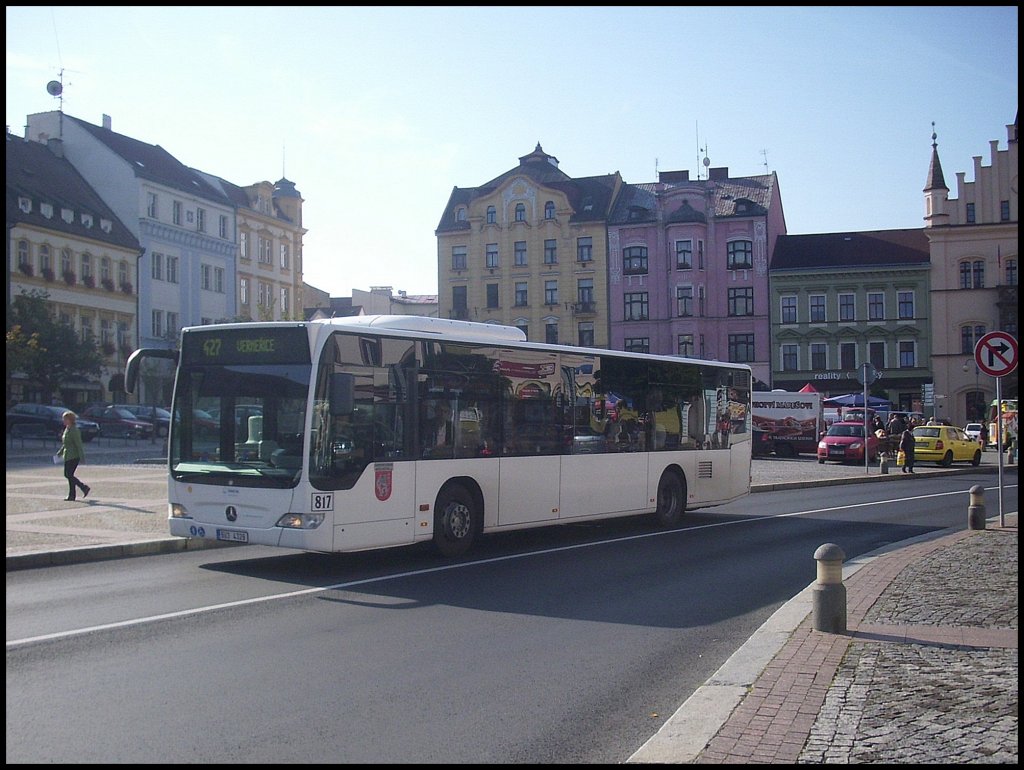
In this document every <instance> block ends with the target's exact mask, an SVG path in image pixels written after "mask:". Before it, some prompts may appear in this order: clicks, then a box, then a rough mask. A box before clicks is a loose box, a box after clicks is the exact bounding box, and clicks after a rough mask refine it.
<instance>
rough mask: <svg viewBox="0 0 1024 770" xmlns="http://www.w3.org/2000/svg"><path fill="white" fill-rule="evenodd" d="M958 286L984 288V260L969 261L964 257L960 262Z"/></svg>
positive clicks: (962, 287)
mask: <svg viewBox="0 0 1024 770" xmlns="http://www.w3.org/2000/svg"><path fill="white" fill-rule="evenodd" d="M960 288H961V289H984V288H985V260H983V259H976V260H973V261H971V260H968V259H965V260H964V261H963V262H961V263H960Z"/></svg>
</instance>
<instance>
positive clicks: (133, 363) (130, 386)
mask: <svg viewBox="0 0 1024 770" xmlns="http://www.w3.org/2000/svg"><path fill="white" fill-rule="evenodd" d="M144 358H168V359H170V360H171V361H173V362H174V366H175V367H177V366H178V351H177V350H171V349H169V348H139V349H138V350H135V351H132V354H131V355H130V356H128V362H127V363H126V364H125V365H124V392H125V393H134V392H135V384H136V383H137V382H138V381H139V367H140V366H141V365H142V359H144Z"/></svg>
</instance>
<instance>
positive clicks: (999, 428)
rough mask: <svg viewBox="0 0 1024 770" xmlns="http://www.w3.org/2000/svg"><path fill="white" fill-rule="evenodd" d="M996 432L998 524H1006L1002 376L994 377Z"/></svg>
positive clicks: (1001, 525) (1002, 525)
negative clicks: (997, 453) (1004, 509)
mask: <svg viewBox="0 0 1024 770" xmlns="http://www.w3.org/2000/svg"><path fill="white" fill-rule="evenodd" d="M996 434H997V435H998V436H999V441H998V442H997V444H996V449H997V451H998V452H999V526H1000V527H1005V526H1006V516H1005V514H1004V513H1003V378H1002V377H996Z"/></svg>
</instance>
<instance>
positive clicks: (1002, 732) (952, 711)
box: [798, 528, 1019, 764]
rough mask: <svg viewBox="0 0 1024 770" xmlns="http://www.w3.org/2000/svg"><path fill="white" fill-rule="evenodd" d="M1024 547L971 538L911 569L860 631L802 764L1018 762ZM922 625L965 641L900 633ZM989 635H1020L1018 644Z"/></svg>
mask: <svg viewBox="0 0 1024 770" xmlns="http://www.w3.org/2000/svg"><path fill="white" fill-rule="evenodd" d="M1017 547H1018V542H1017V531H1016V529H1012V530H1011V529H1008V528H1007V529H998V528H997V529H992V530H988V529H986V530H980V531H968V532H967V533H963V534H962V535H961V536H960V537H957V538H955V539H952V542H951V543H949V544H948V545H945V546H942V545H941V544H940V545H937V546H936V548H935V550H934V551H932V552H931V553H928V554H927V555H924V556H923V557H922V558H920V560H918V561H914V562H912V563H910V564H908V565H907V566H906V567H905V568H904V569H902V570H901V571H900V573H899V574H898V575H897V576H896V579H895V580H894V581H893V582H892V583H891V584H890V585H889V586H888V588H886V589H885V591H884V592H883V593H882V595H881V596H880V597H879V598H878V600H877V601H876V602H875V604H874V605H873V606H872V607H871V608H870V610H868V612H867V614H866V615H865V617H864V620H863V622H862V623H861V624H860V626H859V629H858V632H859V633H857V632H855V633H854V635H853V638H854V641H853V643H852V644H850V646H849V649H848V650H847V652H846V654H845V656H844V657H843V659H842V662H841V663H840V665H839V669H838V671H837V672H836V675H835V677H834V678H833V680H832V682H831V685H830V687H829V689H828V693H827V695H826V696H825V702H824V704H823V705H822V708H821V711H820V713H819V714H818V717H817V720H816V721H815V723H814V725H813V727H812V728H811V732H810V735H809V737H808V740H807V743H806V745H805V746H804V748H803V751H802V752H801V754H800V757H799V760H798V761H799V762H800V763H809V764H852V763H899V764H907V763H914V764H917V763H921V764H931V763H940V762H941V763H948V764H977V763H998V764H1003V763H1012V764H1016V763H1017V757H1018V753H1017V752H1018V739H1017V730H1018V726H1019V724H1018V714H1017V710H1018V705H1017V704H1018V694H1019V683H1018V667H1017V646H1016V644H1017V630H1018V629H1017V621H1018V602H1017V599H1018V592H1017V575H1018V572H1017V567H1018V556H1017ZM917 626H930V627H932V629H938V628H939V627H952V628H954V629H957V630H958V631H959V632H960V633H961V634H962V639H960V640H959V643H957V642H956V641H954V640H953V639H949V638H948V639H944V640H938V639H937V640H936V641H914V640H912V639H908V638H906V637H904V638H902V639H894V638H893V635H892V632H893V629H901V630H903V631H904V633H907V635H908V636H913V635H914V632H915V631H916V630H917V629H916V628H915V627H917ZM986 629H992V630H1011V629H1012V644H1013V647H1012V648H1010V647H1001V646H996V645H997V644H998V639H999V636H998V635H996V634H992V635H990V636H988V637H986V634H985V633H984V630H986ZM979 632H981V633H979ZM920 636H924V635H923V634H920ZM1010 636H1011V635H1010V634H1004V635H1003V638H1004V639H1005V640H1006V643H1007V644H1009V643H1010V642H1011V640H1010ZM862 638H863V639H864V641H861V639H862Z"/></svg>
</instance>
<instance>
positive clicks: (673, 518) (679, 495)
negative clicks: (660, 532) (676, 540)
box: [654, 470, 686, 528]
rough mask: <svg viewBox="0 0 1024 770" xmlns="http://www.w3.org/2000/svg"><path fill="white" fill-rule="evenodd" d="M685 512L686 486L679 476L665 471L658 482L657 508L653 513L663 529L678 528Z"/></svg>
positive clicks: (670, 471) (671, 471) (673, 472)
mask: <svg viewBox="0 0 1024 770" xmlns="http://www.w3.org/2000/svg"><path fill="white" fill-rule="evenodd" d="M685 512H686V484H685V483H684V482H683V480H682V478H681V477H680V476H679V474H678V473H677V472H675V471H673V470H667V471H665V472H664V473H662V474H661V481H659V482H658V508H657V510H656V511H655V513H654V517H655V518H656V519H657V521H658V524H660V525H661V526H663V527H669V528H671V527H678V526H679V525H680V524H681V523H682V521H683V514H684V513H685Z"/></svg>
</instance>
